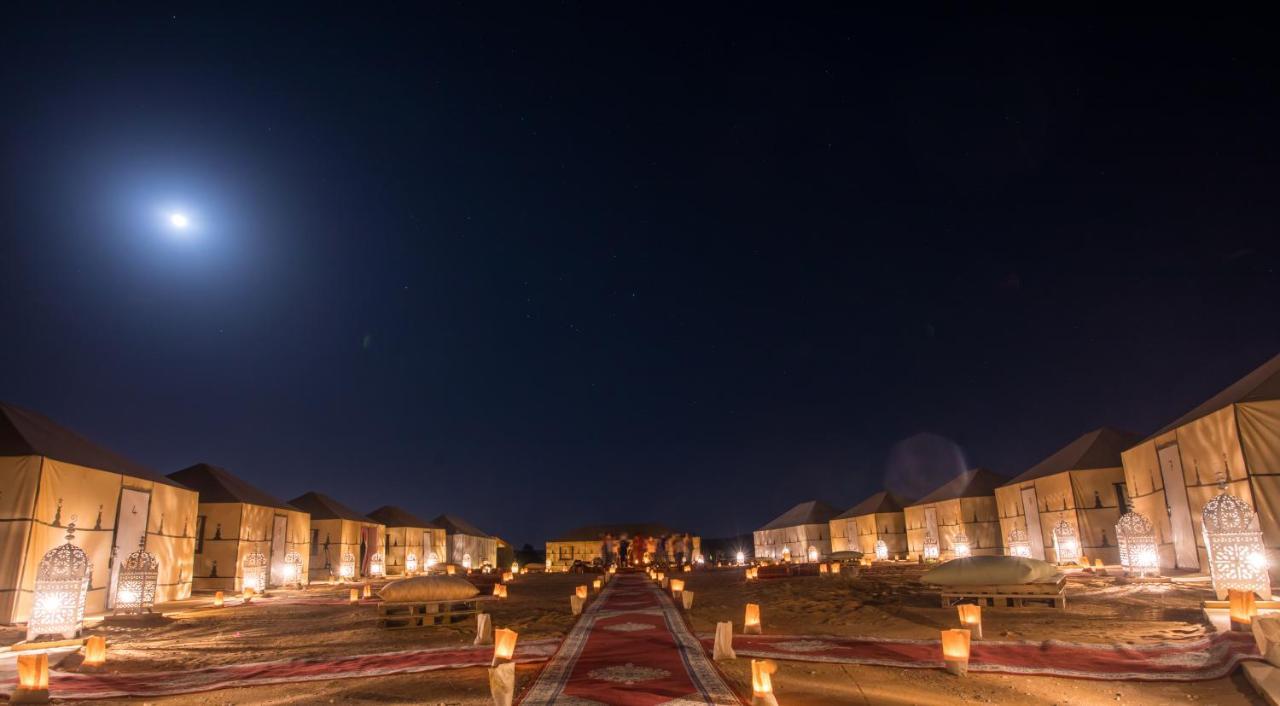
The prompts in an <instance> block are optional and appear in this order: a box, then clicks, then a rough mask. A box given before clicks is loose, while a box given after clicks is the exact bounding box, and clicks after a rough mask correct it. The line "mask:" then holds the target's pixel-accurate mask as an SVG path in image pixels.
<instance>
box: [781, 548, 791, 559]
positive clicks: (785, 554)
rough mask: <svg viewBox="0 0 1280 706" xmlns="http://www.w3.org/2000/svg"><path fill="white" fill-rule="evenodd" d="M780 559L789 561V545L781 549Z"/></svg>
mask: <svg viewBox="0 0 1280 706" xmlns="http://www.w3.org/2000/svg"><path fill="white" fill-rule="evenodd" d="M782 561H783V562H789V561H791V549H790V547H787V548H784V549H783V550H782Z"/></svg>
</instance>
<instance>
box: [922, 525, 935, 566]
mask: <svg viewBox="0 0 1280 706" xmlns="http://www.w3.org/2000/svg"><path fill="white" fill-rule="evenodd" d="M923 556H924V560H925V561H936V560H937V558H938V540H937V539H935V538H934V536H933V533H932V532H925V533H924V553H923Z"/></svg>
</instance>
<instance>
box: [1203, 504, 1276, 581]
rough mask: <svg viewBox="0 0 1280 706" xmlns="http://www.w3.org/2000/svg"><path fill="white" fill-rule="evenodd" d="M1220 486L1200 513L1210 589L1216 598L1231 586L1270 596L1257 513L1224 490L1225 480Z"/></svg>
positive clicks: (1265, 552) (1265, 558)
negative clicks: (1215, 494) (1210, 577)
mask: <svg viewBox="0 0 1280 706" xmlns="http://www.w3.org/2000/svg"><path fill="white" fill-rule="evenodd" d="M1219 487H1220V488H1221V491H1220V492H1219V493H1218V495H1217V496H1215V497H1214V498H1213V499H1212V500H1210V501H1209V502H1208V503H1206V504H1205V506H1204V510H1203V511H1202V512H1201V515H1200V517H1201V519H1202V520H1203V522H1202V527H1203V529H1204V544H1205V547H1207V548H1208V552H1209V569H1210V574H1211V575H1212V576H1213V590H1214V591H1216V592H1217V594H1218V599H1219V600H1223V599H1225V598H1226V596H1227V592H1228V591H1229V590H1231V589H1236V590H1239V591H1251V592H1253V593H1257V594H1258V595H1259V596H1262V597H1263V599H1267V598H1269V597H1270V596H1271V577H1270V576H1269V575H1268V573H1267V550H1266V547H1265V546H1264V545H1263V543H1262V530H1261V528H1260V526H1259V524H1258V515H1257V513H1255V512H1254V511H1253V508H1252V507H1250V506H1249V503H1247V502H1245V501H1243V500H1241V499H1240V498H1237V497H1236V496H1234V495H1230V494H1228V493H1227V491H1226V482H1225V481H1223V482H1222V483H1220V485H1219Z"/></svg>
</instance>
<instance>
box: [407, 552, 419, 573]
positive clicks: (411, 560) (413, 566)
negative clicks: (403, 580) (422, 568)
mask: <svg viewBox="0 0 1280 706" xmlns="http://www.w3.org/2000/svg"><path fill="white" fill-rule="evenodd" d="M417 571H418V555H417V554H414V553H413V552H409V553H408V554H405V555H404V572H405V573H406V574H412V573H416V572H417Z"/></svg>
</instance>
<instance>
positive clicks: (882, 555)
mask: <svg viewBox="0 0 1280 706" xmlns="http://www.w3.org/2000/svg"><path fill="white" fill-rule="evenodd" d="M876 559H877V560H878V561H888V560H889V545H888V544H886V543H885V541H884V540H883V539H877V540H876Z"/></svg>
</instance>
